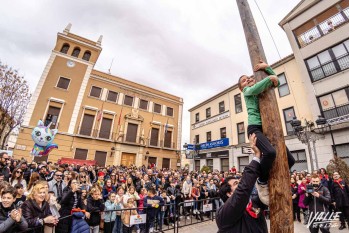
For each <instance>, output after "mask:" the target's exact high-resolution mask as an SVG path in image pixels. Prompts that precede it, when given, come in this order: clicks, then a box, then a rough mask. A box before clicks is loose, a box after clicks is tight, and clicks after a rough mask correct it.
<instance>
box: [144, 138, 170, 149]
mask: <svg viewBox="0 0 349 233" xmlns="http://www.w3.org/2000/svg"><path fill="white" fill-rule="evenodd" d="M148 146H150V147H161V148H165V149H176V143H174V142H170V141H163V140H159V141H156V142H155V141H152V140H151V139H148Z"/></svg>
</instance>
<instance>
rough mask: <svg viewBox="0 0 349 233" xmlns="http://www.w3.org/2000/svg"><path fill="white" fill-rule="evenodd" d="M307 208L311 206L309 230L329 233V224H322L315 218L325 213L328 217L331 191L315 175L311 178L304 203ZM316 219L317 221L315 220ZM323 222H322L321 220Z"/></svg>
mask: <svg viewBox="0 0 349 233" xmlns="http://www.w3.org/2000/svg"><path fill="white" fill-rule="evenodd" d="M303 203H304V205H305V206H309V220H308V224H309V230H310V232H311V233H318V232H319V230H321V232H322V233H329V232H330V230H329V227H330V225H329V224H326V223H325V224H320V223H319V221H318V218H316V217H315V215H316V214H317V213H321V214H322V213H323V216H326V214H327V213H328V206H329V205H330V204H331V194H330V191H329V190H328V189H327V188H326V187H325V186H322V185H321V182H320V178H319V176H318V175H316V174H314V175H313V176H312V178H311V182H310V184H308V185H307V186H306V193H305V198H304V201H303ZM315 218H316V221H315V220H314V219H315ZM320 222H321V220H320Z"/></svg>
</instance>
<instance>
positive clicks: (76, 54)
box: [71, 47, 80, 57]
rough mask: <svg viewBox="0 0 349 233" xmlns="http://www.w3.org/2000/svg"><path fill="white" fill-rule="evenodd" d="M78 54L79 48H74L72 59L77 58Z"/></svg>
mask: <svg viewBox="0 0 349 233" xmlns="http://www.w3.org/2000/svg"><path fill="white" fill-rule="evenodd" d="M79 54H80V48H79V47H75V48H74V50H73V53H72V54H71V55H72V56H73V57H78V56H79Z"/></svg>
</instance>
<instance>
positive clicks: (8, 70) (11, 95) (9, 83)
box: [0, 61, 31, 149]
mask: <svg viewBox="0 0 349 233" xmlns="http://www.w3.org/2000/svg"><path fill="white" fill-rule="evenodd" d="M30 97H31V94H30V93H29V86H28V83H27V81H26V80H25V79H24V77H23V76H21V75H19V74H18V71H17V70H15V69H13V68H12V67H9V66H8V65H5V64H3V63H2V62H1V61H0V137H1V136H2V137H1V138H0V148H2V149H3V148H4V146H5V143H6V140H7V138H8V136H9V135H10V133H11V132H12V131H13V130H14V129H15V128H17V127H20V126H21V125H22V123H23V120H24V115H25V112H26V109H27V106H28V103H29V100H30Z"/></svg>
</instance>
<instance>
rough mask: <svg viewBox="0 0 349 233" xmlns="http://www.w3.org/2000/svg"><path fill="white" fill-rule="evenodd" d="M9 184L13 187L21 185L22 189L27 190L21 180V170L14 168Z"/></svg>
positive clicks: (23, 180) (25, 184) (22, 179)
mask: <svg viewBox="0 0 349 233" xmlns="http://www.w3.org/2000/svg"><path fill="white" fill-rule="evenodd" d="M10 184H11V185H12V187H14V186H15V185H16V184H22V185H23V187H24V189H26V188H27V182H26V181H25V179H24V178H23V171H22V169H21V168H15V169H14V170H13V173H12V177H11V178H10Z"/></svg>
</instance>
